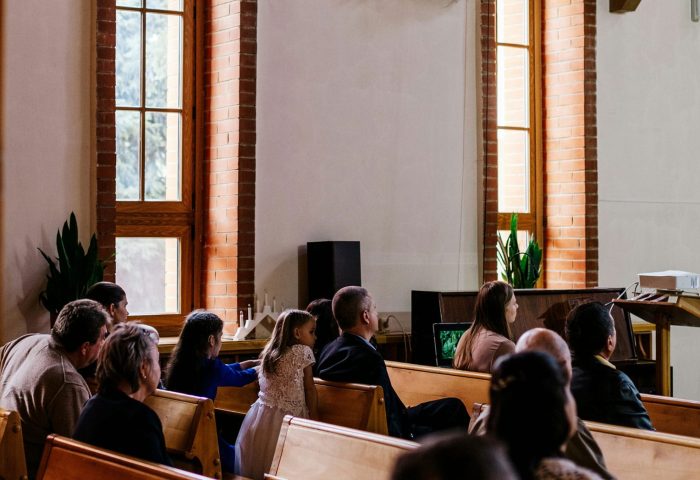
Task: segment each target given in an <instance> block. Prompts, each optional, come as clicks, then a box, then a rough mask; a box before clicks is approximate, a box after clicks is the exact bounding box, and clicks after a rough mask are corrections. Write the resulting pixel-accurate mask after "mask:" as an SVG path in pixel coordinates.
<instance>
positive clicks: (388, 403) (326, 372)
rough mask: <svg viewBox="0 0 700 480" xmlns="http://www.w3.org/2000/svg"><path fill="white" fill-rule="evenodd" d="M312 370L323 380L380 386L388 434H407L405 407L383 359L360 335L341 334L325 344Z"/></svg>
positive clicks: (400, 435) (398, 435)
mask: <svg viewBox="0 0 700 480" xmlns="http://www.w3.org/2000/svg"><path fill="white" fill-rule="evenodd" d="M316 372H317V375H318V376H319V377H321V378H322V379H324V380H330V381H334V382H351V383H364V384H366V385H379V386H380V387H382V389H384V406H385V407H386V419H387V424H388V425H387V426H388V428H389V435H391V436H393V437H405V436H406V435H407V434H408V433H409V432H408V429H407V428H406V426H405V416H406V406H405V405H404V404H403V402H401V399H400V398H399V396H398V395H397V394H396V392H395V391H394V388H393V387H392V386H391V380H390V379H389V374H388V373H387V370H386V364H385V363H384V358H382V355H381V354H380V353H379V352H378V351H377V350H375V349H374V348H372V347H371V346H370V345H368V344H367V342H365V341H364V339H362V338H361V337H358V336H357V335H353V334H351V333H343V334H342V335H341V336H340V337H338V338H336V339H335V340H334V341H332V342H331V343H329V344H328V345H326V347H325V348H324V349H323V351H322V352H321V357H320V358H319V360H318V363H317V364H316Z"/></svg>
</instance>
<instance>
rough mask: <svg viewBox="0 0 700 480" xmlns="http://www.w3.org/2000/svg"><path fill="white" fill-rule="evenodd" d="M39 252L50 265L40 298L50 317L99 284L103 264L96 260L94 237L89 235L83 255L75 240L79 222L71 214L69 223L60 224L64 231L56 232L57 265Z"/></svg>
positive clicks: (78, 243) (81, 246) (78, 242)
mask: <svg viewBox="0 0 700 480" xmlns="http://www.w3.org/2000/svg"><path fill="white" fill-rule="evenodd" d="M69 222H70V223H69ZM38 250H39V251H40V252H41V254H42V255H43V256H44V259H45V260H46V262H47V263H48V264H49V274H48V275H47V276H46V278H47V279H48V282H47V284H46V290H44V291H43V292H41V294H40V295H39V298H40V300H41V304H42V305H43V306H44V308H46V310H48V311H49V312H50V313H51V314H52V318H53V317H54V316H55V315H58V312H60V311H61V309H62V308H63V306H64V305H66V304H67V303H68V302H71V301H73V300H77V299H79V298H83V297H84V296H85V292H87V289H88V288H90V287H91V286H92V285H93V284H95V283H97V282H100V281H102V277H103V274H104V262H102V260H100V259H99V258H97V237H96V236H95V234H93V235H92V238H90V245H89V246H88V250H87V253H86V252H85V249H84V248H83V245H82V244H81V243H80V240H78V222H77V221H76V219H75V214H74V213H73V212H71V214H70V219H69V221H66V222H64V223H63V230H62V231H61V230H59V231H58V232H57V233H56V250H57V251H58V256H57V257H56V260H57V263H55V262H54V261H53V259H51V257H49V256H48V255H47V254H46V253H45V252H44V251H43V250H42V249H40V248H39V249H38Z"/></svg>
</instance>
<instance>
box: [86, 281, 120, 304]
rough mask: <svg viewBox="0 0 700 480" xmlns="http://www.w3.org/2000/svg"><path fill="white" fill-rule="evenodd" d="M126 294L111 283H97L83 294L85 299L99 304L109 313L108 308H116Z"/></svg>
mask: <svg viewBox="0 0 700 480" xmlns="http://www.w3.org/2000/svg"><path fill="white" fill-rule="evenodd" d="M124 297H126V292H125V291H124V289H123V288H122V287H120V286H119V285H117V284H116V283H112V282H97V283H96V284H94V285H93V286H91V287H90V288H89V289H88V291H87V292H86V293H85V298H89V299H90V300H95V301H96V302H100V303H101V304H102V306H103V307H105V308H106V309H107V311H109V307H110V306H112V305H114V306H116V305H117V304H119V302H121V301H122V300H124Z"/></svg>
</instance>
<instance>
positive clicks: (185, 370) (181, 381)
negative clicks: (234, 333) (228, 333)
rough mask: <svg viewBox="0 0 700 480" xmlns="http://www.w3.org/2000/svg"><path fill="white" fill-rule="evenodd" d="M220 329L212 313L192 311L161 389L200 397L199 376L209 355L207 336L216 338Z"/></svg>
mask: <svg viewBox="0 0 700 480" xmlns="http://www.w3.org/2000/svg"><path fill="white" fill-rule="evenodd" d="M223 328H224V322H223V321H222V320H221V319H220V318H219V317H218V315H216V314H214V313H211V312H207V311H205V310H195V311H193V312H192V313H190V314H189V315H188V316H187V318H186V319H185V326H184V327H183V328H182V332H181V333H180V339H179V340H178V341H177V345H175V349H174V350H173V353H172V355H171V356H170V360H169V361H168V366H167V367H166V369H165V386H166V387H167V388H168V390H174V391H176V392H182V393H189V394H190V395H201V393H202V392H201V391H202V388H203V387H204V384H205V379H204V378H203V377H204V375H203V374H202V373H203V369H204V366H205V360H206V359H207V355H208V352H209V336H210V335H213V336H214V337H215V338H216V337H218V335H219V334H220V333H221V332H222V331H223Z"/></svg>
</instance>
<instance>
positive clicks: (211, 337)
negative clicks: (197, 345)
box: [208, 335, 216, 347]
mask: <svg viewBox="0 0 700 480" xmlns="http://www.w3.org/2000/svg"><path fill="white" fill-rule="evenodd" d="M208 342H209V346H210V347H213V346H214V345H216V338H214V335H209V339H208Z"/></svg>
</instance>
